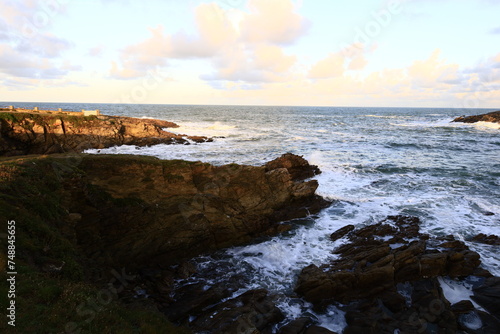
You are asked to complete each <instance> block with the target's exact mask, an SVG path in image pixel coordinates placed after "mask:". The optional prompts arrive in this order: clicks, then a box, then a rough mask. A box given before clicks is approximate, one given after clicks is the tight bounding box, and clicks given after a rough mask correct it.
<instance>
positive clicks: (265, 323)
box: [190, 290, 284, 334]
mask: <svg viewBox="0 0 500 334" xmlns="http://www.w3.org/2000/svg"><path fill="white" fill-rule="evenodd" d="M283 319H284V316H283V314H282V313H281V311H280V310H279V309H278V308H277V307H276V306H275V305H274V302H272V300H271V298H270V297H269V296H268V292H267V291H266V290H250V291H248V292H246V293H244V294H242V295H240V296H238V297H236V298H233V299H230V300H228V301H226V302H223V303H220V304H217V305H215V306H213V307H210V308H208V309H206V310H205V311H204V312H203V313H201V314H199V315H198V316H197V317H196V319H195V320H194V321H193V322H192V323H190V327H191V328H193V329H194V330H195V331H196V332H204V331H207V332H209V333H221V334H223V333H227V334H233V333H248V334H251V333H261V332H263V331H266V330H270V329H271V328H272V326H274V325H275V324H277V323H279V322H280V321H282V320H283Z"/></svg>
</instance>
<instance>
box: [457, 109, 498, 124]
mask: <svg viewBox="0 0 500 334" xmlns="http://www.w3.org/2000/svg"><path fill="white" fill-rule="evenodd" d="M453 122H462V123H476V122H493V123H500V111H494V112H490V113H487V114H482V115H474V116H467V117H466V116H460V117H457V118H455V119H454V120H453Z"/></svg>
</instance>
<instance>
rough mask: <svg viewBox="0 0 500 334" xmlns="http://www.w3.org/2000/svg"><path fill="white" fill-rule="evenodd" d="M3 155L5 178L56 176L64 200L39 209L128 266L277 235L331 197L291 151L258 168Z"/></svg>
mask: <svg viewBox="0 0 500 334" xmlns="http://www.w3.org/2000/svg"><path fill="white" fill-rule="evenodd" d="M8 161H9V163H3V164H2V165H1V168H2V171H3V172H4V173H6V175H7V174H8V175H10V176H9V177H13V176H12V175H15V174H12V173H11V172H9V170H10V168H14V169H15V170H24V169H26V168H29V169H33V168H39V169H40V170H43V174H44V175H45V176H46V177H48V178H49V177H50V176H52V177H55V178H56V180H58V182H60V184H61V185H62V186H63V187H62V188H60V189H59V190H58V192H59V193H60V197H61V201H60V203H58V206H59V207H58V208H45V209H46V210H56V211H60V210H63V211H64V212H67V214H66V215H65V217H64V220H63V221H62V222H60V224H62V226H63V228H64V229H65V231H66V232H67V233H69V234H71V235H72V236H73V239H74V240H75V241H76V242H77V243H78V245H79V246H80V247H81V248H82V250H84V252H85V254H86V255H87V256H88V257H89V258H90V259H93V260H94V261H96V262H99V263H107V264H112V265H115V266H121V265H127V267H129V268H131V267H134V268H136V267H140V266H142V265H144V264H146V263H148V264H152V263H163V264H166V263H175V262H177V261H178V260H180V259H183V258H188V257H192V256H196V255H198V254H201V253H203V252H207V251H212V250H216V249H219V248H222V247H228V246H234V245H238V244H242V243H246V242H249V241H251V240H253V239H254V238H256V237H259V236H264V235H270V234H276V233H277V232H279V231H280V229H283V228H284V227H283V226H281V225H280V224H279V222H281V221H283V220H289V219H293V218H297V217H304V216H306V215H308V214H309V213H314V212H317V211H318V210H319V209H321V208H322V207H324V206H325V205H326V204H327V202H326V201H324V200H323V199H322V198H320V197H318V196H316V195H315V190H316V188H317V187H318V183H317V181H315V180H312V181H307V182H304V181H302V180H303V178H304V176H305V175H308V176H313V175H314V174H315V173H317V172H318V170H317V167H315V166H310V165H309V164H308V163H307V161H305V160H304V159H302V158H300V157H297V156H294V155H291V154H287V155H284V156H283V157H281V158H279V159H277V160H276V161H275V162H273V163H271V164H268V165H267V166H262V167H253V166H242V165H236V164H231V165H226V166H218V167H217V166H212V165H210V164H205V163H201V162H188V161H181V160H177V161H175V160H174V161H163V160H159V159H156V158H152V157H137V156H116V155H111V156H108V155H54V156H48V157H47V156H42V157H38V158H23V159H18V160H8ZM13 161H14V162H13ZM283 164H284V165H286V166H287V167H288V168H287V167H281V166H282V165H283ZM13 166H14V167H13ZM37 166H39V167H37ZM6 169H7V170H6ZM298 170H301V171H302V172H301V173H299V174H302V175H299V174H297V175H295V174H294V173H296V172H297V171H298ZM290 171H292V174H291V173H290ZM304 173H305V174H304ZM12 182H15V180H13V181H12ZM40 193H43V191H42V190H40ZM32 200H33V201H39V202H40V199H37V198H33V199H32ZM42 203H43V202H42ZM42 203H36V205H43V204H42ZM12 205H14V203H12ZM52 205H55V204H52ZM26 210H29V208H28V207H27V208H26Z"/></svg>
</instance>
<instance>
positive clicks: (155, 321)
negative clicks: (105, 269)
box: [0, 157, 188, 333]
mask: <svg viewBox="0 0 500 334" xmlns="http://www.w3.org/2000/svg"><path fill="white" fill-rule="evenodd" d="M80 177H81V171H79V170H78V169H77V168H76V167H74V165H73V164H71V159H56V160H55V159H54V158H38V157H31V158H22V159H17V160H16V159H3V160H0V221H1V223H0V226H2V229H1V231H0V235H1V234H3V233H6V231H7V221H8V220H15V221H16V259H15V262H16V270H17V272H18V275H17V277H16V299H15V301H16V309H17V310H16V313H17V317H16V327H15V328H13V327H11V326H7V324H6V317H5V316H2V320H0V332H4V333H5V332H7V333H62V332H67V333H188V331H186V330H184V329H181V328H177V327H175V326H173V325H172V324H170V323H169V322H168V321H167V320H165V318H164V317H163V315H162V314H161V313H159V312H158V311H156V310H152V309H144V308H137V307H133V306H131V305H130V304H125V303H123V302H121V301H120V300H119V299H118V298H113V299H112V300H111V298H110V297H109V296H110V295H111V296H113V294H110V291H111V290H110V289H109V288H108V287H106V284H104V283H101V284H100V285H99V284H93V282H91V281H89V280H88V279H86V277H88V276H87V275H86V272H87V271H88V270H89V268H87V267H86V266H85V259H84V258H83V257H82V256H81V255H80V253H79V250H78V248H77V246H76V245H75V243H74V240H72V239H73V238H72V236H71V233H68V232H67V231H70V230H71V228H70V226H68V224H69V223H68V222H67V216H68V212H67V211H66V210H65V208H64V207H65V200H66V199H67V196H66V195H67V193H66V192H65V190H64V187H63V186H62V183H63V182H67V180H71V179H73V180H74V179H78V178H80ZM6 241H7V240H6V238H4V237H2V238H0V267H1V269H2V270H1V274H0V279H1V280H2V282H4V283H2V284H1V285H0V287H1V288H0V307H1V308H2V309H4V310H5V308H6V307H7V303H8V299H7V284H6V283H5V282H6V275H5V272H6V270H5V258H6V250H7V242H6ZM61 261H65V266H64V269H63V270H62V272H59V273H48V272H45V271H43V270H42V268H43V266H44V265H46V264H47V263H50V262H54V263H60V262H61ZM107 282H109V280H108V281H107ZM6 328H7V331H5V329H6Z"/></svg>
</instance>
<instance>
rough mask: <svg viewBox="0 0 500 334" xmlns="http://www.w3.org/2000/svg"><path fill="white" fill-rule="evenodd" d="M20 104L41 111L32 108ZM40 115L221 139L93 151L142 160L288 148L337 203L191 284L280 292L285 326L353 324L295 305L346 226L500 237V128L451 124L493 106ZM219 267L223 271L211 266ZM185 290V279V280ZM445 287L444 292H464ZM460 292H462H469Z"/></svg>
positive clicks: (273, 152)
mask: <svg viewBox="0 0 500 334" xmlns="http://www.w3.org/2000/svg"><path fill="white" fill-rule="evenodd" d="M9 104H14V105H16V106H18V107H28V108H29V107H33V106H35V105H30V104H19V103H9ZM36 106H39V107H40V109H45V108H47V109H50V108H52V109H53V108H59V107H62V108H63V109H65V110H81V109H100V110H101V112H102V113H104V114H109V115H117V116H132V117H144V118H158V119H164V120H168V121H173V122H175V123H177V124H179V125H180V127H179V128H176V129H169V130H168V131H173V132H175V133H180V134H187V135H204V136H209V137H217V138H215V140H214V142H212V143H203V144H192V145H157V146H152V147H143V148H137V147H133V146H123V147H113V148H109V149H103V150H100V151H99V152H98V151H97V150H89V151H88V153H95V154H98V153H100V154H105V153H113V154H142V155H151V156H156V157H159V158H162V159H185V160H193V161H196V160H201V161H203V162H209V163H212V164H215V165H221V164H226V163H232V162H235V163H238V164H249V165H262V164H263V163H265V162H267V161H270V160H272V159H275V158H277V157H279V156H280V155H281V154H283V153H286V152H292V153H295V154H298V155H303V156H304V157H305V158H306V159H307V160H308V161H309V162H310V163H311V164H316V165H318V166H319V167H320V169H321V170H322V172H323V173H322V174H321V175H318V176H317V177H316V179H317V180H318V181H319V184H320V186H319V188H318V190H317V193H318V194H319V195H321V196H324V197H326V198H328V199H331V200H334V202H333V204H332V205H331V206H330V207H329V208H327V209H325V210H324V211H322V212H321V213H320V214H318V215H316V216H313V217H309V218H307V219H302V220H298V221H296V223H297V225H298V226H299V227H298V228H297V229H295V230H293V231H291V232H289V233H286V234H284V235H282V236H278V237H274V238H271V239H267V240H264V241H261V242H258V243H256V244H252V245H248V246H243V247H235V248H231V249H227V250H224V251H221V252H219V253H217V254H216V255H214V256H208V257H200V258H198V259H196V261H197V263H198V266H199V268H200V274H199V275H198V276H195V277H192V278H190V279H189V280H190V281H189V282H193V281H203V280H205V283H206V284H207V286H209V285H210V284H215V283H216V282H214V281H210V280H207V279H206V278H204V277H203V273H204V271H209V270H217V268H223V269H220V270H223V272H222V273H221V275H220V276H219V280H224V279H230V277H231V276H232V275H244V277H245V280H246V281H245V286H244V287H242V289H241V290H240V291H238V292H237V293H242V292H244V291H245V290H248V289H255V288H265V289H267V290H269V291H270V292H271V293H274V294H277V295H278V297H277V301H278V306H279V307H280V308H281V310H282V311H283V312H284V313H285V314H286V315H287V317H288V319H292V318H297V317H300V316H302V315H305V314H306V315H309V316H313V317H316V319H317V321H318V322H319V323H320V324H321V325H323V326H325V327H327V328H329V329H332V330H336V331H339V332H340V331H341V330H342V328H343V327H344V326H345V321H344V318H343V314H342V312H341V311H340V310H339V309H337V308H336V307H331V308H329V309H328V310H327V312H326V313H322V314H316V313H314V312H313V311H312V310H311V307H310V305H309V304H308V303H306V302H304V301H303V300H301V299H300V298H296V296H295V295H294V293H293V288H294V284H295V281H296V278H297V275H298V273H299V272H300V270H301V269H302V268H303V267H305V266H307V265H309V264H312V263H314V264H322V263H325V262H326V261H328V260H329V259H332V258H333V256H334V255H333V254H332V249H333V248H334V247H336V246H338V245H339V244H340V243H342V242H343V241H342V240H339V241H337V242H335V243H334V242H332V241H330V240H329V235H330V234H331V233H332V232H334V231H335V230H337V229H338V228H341V227H343V226H345V225H347V224H353V225H356V226H364V225H367V224H371V223H375V222H378V221H380V220H382V219H383V218H385V217H386V216H388V215H412V216H417V217H419V218H420V219H421V221H422V226H421V230H422V232H423V233H429V234H431V235H436V236H444V235H450V234H451V235H454V236H455V237H456V238H457V239H459V240H465V241H466V240H467V239H468V238H470V237H472V236H474V235H476V234H478V233H485V234H495V235H500V127H499V125H498V124H493V123H484V122H481V123H476V124H463V123H451V121H452V120H453V118H455V117H458V116H461V115H475V114H482V113H486V112H489V111H493V110H486V109H481V110H478V109H469V110H464V109H460V110H458V109H435V108H426V109H422V108H340V107H263V106H184V105H112V104H110V105H86V104H68V105H61V104H57V105H55V104H54V105H51V104H36ZM466 243H467V244H468V245H469V246H470V247H471V249H473V250H474V251H477V252H478V253H479V254H480V255H481V261H482V266H483V267H484V268H486V269H488V270H490V271H491V272H492V273H493V274H495V275H500V255H499V254H500V247H498V246H489V245H481V244H477V243H469V242H467V241H466ZM214 268H215V269H214ZM186 283H188V281H186ZM450 284H452V283H451V282H448V283H447V284H446V285H445V283H443V282H442V285H445V286H444V288H445V289H446V290H447V291H451V290H450V289H452V290H453V289H455V290H453V291H458V292H460V291H462V290H460V289H458V288H453V287H452V286H451V285H450ZM462 294H464V293H462Z"/></svg>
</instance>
